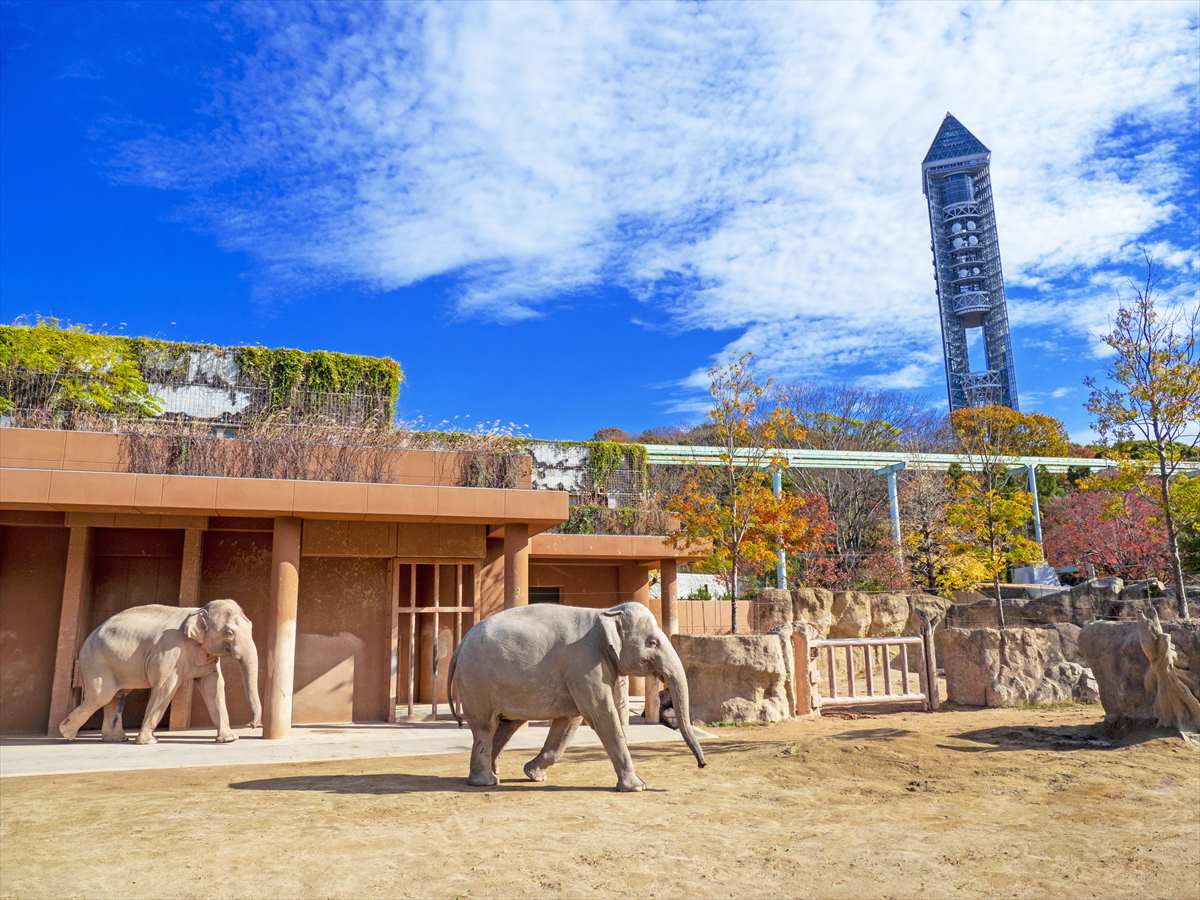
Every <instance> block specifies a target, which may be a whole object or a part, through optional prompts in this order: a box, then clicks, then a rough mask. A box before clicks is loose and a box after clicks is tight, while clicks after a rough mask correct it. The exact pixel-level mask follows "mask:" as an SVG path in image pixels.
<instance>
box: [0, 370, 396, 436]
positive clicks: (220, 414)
mask: <svg viewBox="0 0 1200 900" xmlns="http://www.w3.org/2000/svg"><path fill="white" fill-rule="evenodd" d="M0 414H2V415H3V416H4V419H5V424H9V425H15V426H19V427H35V428H45V427H57V428H66V429H75V428H80V427H84V428H90V427H92V426H94V425H95V424H96V423H97V422H98V421H103V420H109V421H111V422H112V423H113V424H114V425H116V424H118V423H122V422H132V421H139V420H145V419H177V420H184V421H201V422H209V423H212V424H214V425H221V426H225V427H229V428H240V427H243V426H245V425H246V424H248V423H250V422H253V421H256V420H258V419H261V418H263V417H264V416H270V417H271V418H272V419H273V420H274V421H275V422H277V423H292V424H301V423H304V424H312V423H315V422H321V423H325V424H328V425H331V426H336V427H342V428H345V427H353V426H362V425H367V424H371V423H374V424H380V425H383V424H391V422H392V417H393V409H392V401H391V399H390V398H389V397H386V396H384V395H381V394H379V393H372V392H368V391H358V392H346V393H338V392H332V391H317V390H309V389H306V388H304V387H293V388H291V389H289V390H286V391H283V390H279V389H277V388H275V387H272V386H270V385H262V384H247V383H241V382H233V383H225V382H221V383H217V382H213V383H203V382H197V381H189V380H187V379H186V378H183V377H178V378H162V377H160V378H158V379H156V380H154V381H153V382H151V383H148V384H147V385H146V390H145V391H144V392H143V391H140V390H137V389H135V388H131V387H130V386H129V385H128V384H124V383H122V382H121V381H120V380H119V379H118V377H117V376H116V375H115V374H114V373H111V372H92V373H88V372H73V371H72V372H65V371H55V372H34V371H29V370H23V369H15V368H9V369H5V370H3V371H0Z"/></svg>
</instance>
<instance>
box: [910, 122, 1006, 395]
mask: <svg viewBox="0 0 1200 900" xmlns="http://www.w3.org/2000/svg"><path fill="white" fill-rule="evenodd" d="M991 155H992V154H991V151H990V150H988V148H987V147H985V146H984V145H983V143H982V142H981V141H980V140H979V138H977V137H975V135H973V134H971V132H969V131H968V130H967V129H966V128H965V127H963V124H962V123H961V122H959V121H958V119H956V118H954V116H952V115H950V113H946V118H945V119H943V120H942V125H941V127H940V128H939V129H938V132H937V135H936V136H935V137H934V139H933V143H932V144H931V145H930V147H929V152H928V153H926V154H925V160H924V161H923V162H922V163H921V181H922V188H923V189H924V192H925V199H926V200H927V201H928V203H929V233H930V239H931V242H930V249H931V250H932V251H933V270H934V279H935V281H936V283H937V295H938V306H939V308H940V310H941V316H942V350H943V352H944V355H945V359H946V388H947V391H948V392H949V395H950V409H951V410H952V411H953V410H956V409H961V408H962V407H964V406H983V405H986V404H1001V405H1004V406H1010V407H1012V408H1013V409H1018V406H1017V377H1016V372H1015V371H1014V369H1013V353H1012V338H1011V336H1010V335H1009V331H1008V308H1007V306H1006V304H1005V300H1004V273H1003V272H1002V271H1001V268H1000V243H999V241H998V240H997V236H996V216H995V211H994V208H993V206H992V179H991V174H990V172H989V166H988V163H989V161H990V159H991ZM975 329H980V330H981V333H980V332H976V331H975ZM976 334H979V338H978V341H977V342H976V339H975V337H974V336H975V335H976ZM972 351H974V352H972Z"/></svg>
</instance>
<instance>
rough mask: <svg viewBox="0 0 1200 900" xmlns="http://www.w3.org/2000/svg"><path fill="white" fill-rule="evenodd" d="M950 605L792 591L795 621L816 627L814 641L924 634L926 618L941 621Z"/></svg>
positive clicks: (929, 599)
mask: <svg viewBox="0 0 1200 900" xmlns="http://www.w3.org/2000/svg"><path fill="white" fill-rule="evenodd" d="M949 606H950V601H949V600H945V599H943V598H941V597H935V596H933V595H932V594H921V593H904V592H902V591H897V592H894V593H879V594H874V593H866V592H864V591H831V590H828V589H826V588H810V587H802V588H796V590H794V591H792V620H793V621H795V622H804V623H805V624H807V625H810V626H812V631H813V637H814V638H815V639H817V640H823V639H825V638H859V637H896V636H898V635H901V634H920V632H921V618H922V616H929V617H931V618H932V620H933V621H935V622H936V621H938V620H940V619H941V618H942V617H943V616H944V615H945V612H946V609H947V608H948V607H949Z"/></svg>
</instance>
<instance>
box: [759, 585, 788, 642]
mask: <svg viewBox="0 0 1200 900" xmlns="http://www.w3.org/2000/svg"><path fill="white" fill-rule="evenodd" d="M791 623H792V595H791V594H790V593H789V592H788V591H785V590H781V589H780V588H763V590H762V591H760V592H759V595H758V596H757V597H755V598H754V601H753V602H752V603H751V604H750V630H751V631H753V632H754V633H755V634H766V633H768V632H769V631H770V630H771V629H772V628H773V627H775V626H777V625H790V624H791Z"/></svg>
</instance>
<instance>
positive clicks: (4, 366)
mask: <svg viewBox="0 0 1200 900" xmlns="http://www.w3.org/2000/svg"><path fill="white" fill-rule="evenodd" d="M403 381H404V374H403V372H402V371H401V369H400V364H399V363H397V362H396V361H395V360H393V359H388V358H386V357H373V356H356V355H353V354H347V353H331V352H329V351H325V350H315V351H312V352H304V351H301V350H294V349H289V348H282V349H270V348H267V347H253V346H241V347H222V346H218V345H215V344H201V343H189V342H184V341H163V340H157V339H155V338H144V337H127V336H124V335H112V334H97V333H94V332H90V331H87V330H86V329H84V328H82V327H80V326H63V325H61V324H60V323H59V322H58V321H57V320H56V319H39V320H38V321H37V322H36V323H34V324H33V325H2V326H0V411H3V410H4V409H11V408H13V407H19V406H21V402H22V399H32V400H36V401H38V402H41V403H44V404H46V405H48V406H54V407H57V408H60V409H70V408H72V407H74V408H83V409H94V410H99V411H103V412H115V413H136V414H153V413H154V412H155V411H156V400H155V396H154V390H153V389H152V388H153V387H154V386H161V385H167V386H176V387H177V386H181V385H183V386H203V387H208V388H216V389H220V390H227V391H237V390H239V389H241V390H243V391H246V390H253V389H259V390H258V391H257V392H255V394H256V396H260V397H261V399H260V400H259V402H256V403H255V404H254V405H253V411H255V412H263V411H267V412H274V411H279V410H285V409H289V408H292V407H293V406H296V405H301V406H302V405H304V402H305V397H306V396H312V395H335V394H345V395H356V396H359V397H363V398H365V399H366V401H367V402H366V403H364V404H360V405H362V406H363V408H373V409H377V410H381V411H385V412H386V416H387V420H388V421H389V422H390V421H391V419H392V418H393V417H394V416H395V409H396V399H397V397H398V395H399V392H400V385H401V384H402V383H403ZM47 385H48V386H47ZM22 395H24V396H22ZM43 395H44V396H43Z"/></svg>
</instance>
